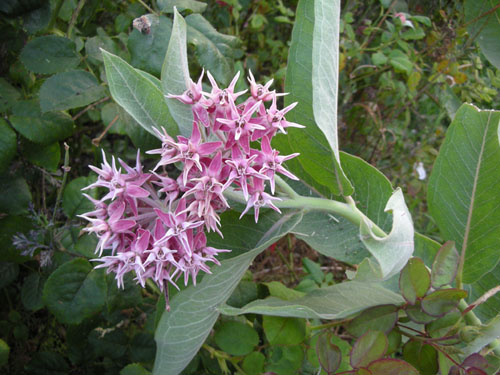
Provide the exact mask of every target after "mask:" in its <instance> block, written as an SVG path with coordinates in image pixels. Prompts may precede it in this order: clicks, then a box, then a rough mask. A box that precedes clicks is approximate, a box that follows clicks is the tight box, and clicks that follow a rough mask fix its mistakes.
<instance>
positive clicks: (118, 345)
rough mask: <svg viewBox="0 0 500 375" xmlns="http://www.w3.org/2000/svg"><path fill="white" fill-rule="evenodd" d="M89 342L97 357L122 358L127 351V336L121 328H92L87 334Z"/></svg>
mask: <svg viewBox="0 0 500 375" xmlns="http://www.w3.org/2000/svg"><path fill="white" fill-rule="evenodd" d="M88 340H89V344H91V345H92V349H93V351H94V352H95V355H96V356H97V357H110V358H112V359H114V360H117V359H120V358H123V357H124V356H125V354H126V353H127V341H128V337H127V335H126V334H125V332H124V331H123V330H122V329H119V328H118V329H114V330H112V331H110V332H106V331H104V332H103V331H101V330H99V329H94V330H93V331H92V332H91V333H90V335H89V338H88Z"/></svg>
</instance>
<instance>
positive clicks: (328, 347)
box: [316, 332, 342, 374]
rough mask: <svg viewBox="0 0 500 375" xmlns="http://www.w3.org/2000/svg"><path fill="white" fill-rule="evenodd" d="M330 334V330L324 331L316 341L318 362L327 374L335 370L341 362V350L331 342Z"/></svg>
mask: <svg viewBox="0 0 500 375" xmlns="http://www.w3.org/2000/svg"><path fill="white" fill-rule="evenodd" d="M331 335H332V334H331V333H330V332H326V333H324V334H322V335H320V336H319V337H318V341H317V342H316V354H317V355H318V360H319V364H320V365H321V367H322V368H323V370H325V371H326V372H327V373H328V374H332V373H334V372H335V371H337V369H338V368H339V367H340V364H341V362H342V352H341V351H340V348H339V347H338V346H337V345H335V344H333V343H332V341H331Z"/></svg>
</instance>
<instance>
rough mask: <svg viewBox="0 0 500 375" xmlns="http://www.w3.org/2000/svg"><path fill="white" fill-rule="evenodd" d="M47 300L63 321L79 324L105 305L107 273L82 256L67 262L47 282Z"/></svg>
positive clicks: (45, 292) (45, 293)
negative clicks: (94, 268)
mask: <svg viewBox="0 0 500 375" xmlns="http://www.w3.org/2000/svg"><path fill="white" fill-rule="evenodd" d="M43 301H44V302H45V305H46V306H47V307H48V309H49V310H50V311H51V312H52V313H53V314H54V315H55V316H56V318H57V319H58V320H59V321H60V322H61V323H66V324H78V323H80V322H81V321H82V320H83V319H85V318H88V317H90V316H92V315H94V314H95V313H97V312H98V311H100V310H101V309H102V308H103V307H104V305H105V303H106V279H105V277H104V272H103V271H102V270H98V271H95V270H93V268H92V266H91V265H90V263H89V262H88V261H86V260H85V259H81V258H77V259H73V260H72V261H70V262H68V263H64V264H63V265H62V266H60V267H59V268H57V269H56V270H55V271H54V272H53V273H52V274H51V275H50V277H49V278H48V279H47V281H46V282H45V286H44V288H43Z"/></svg>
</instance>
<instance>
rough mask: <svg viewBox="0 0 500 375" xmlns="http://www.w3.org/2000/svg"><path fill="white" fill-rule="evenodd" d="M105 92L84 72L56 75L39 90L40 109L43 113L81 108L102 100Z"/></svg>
mask: <svg viewBox="0 0 500 375" xmlns="http://www.w3.org/2000/svg"><path fill="white" fill-rule="evenodd" d="M105 95H106V90H105V89H104V87H103V86H101V85H99V82H98V81H97V79H96V78H95V77H94V76H93V75H92V74H90V73H89V72H87V71H85V70H72V71H69V72H63V73H58V74H55V75H53V76H52V77H50V78H49V79H47V80H46V81H45V82H44V83H43V85H42V87H41V88H40V107H41V108H42V111H43V112H48V111H55V110H61V111H62V110H66V109H71V108H78V107H83V106H85V105H87V104H90V103H92V102H94V101H97V100H99V99H101V98H103V97H104V96H105Z"/></svg>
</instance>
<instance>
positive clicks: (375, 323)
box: [346, 305, 398, 337]
mask: <svg viewBox="0 0 500 375" xmlns="http://www.w3.org/2000/svg"><path fill="white" fill-rule="evenodd" d="M397 320H398V307H397V306H396V305H382V306H375V307H372V308H369V309H366V310H364V311H363V312H362V313H361V314H359V315H358V316H357V317H355V318H354V319H353V320H351V321H350V322H349V324H348V325H347V327H346V328H347V331H349V333H350V334H352V335H354V336H356V337H360V336H362V335H363V334H364V333H365V332H366V331H368V330H377V331H382V332H384V333H386V334H387V333H389V332H390V331H391V330H392V329H393V328H394V325H395V324H396V321H397Z"/></svg>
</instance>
